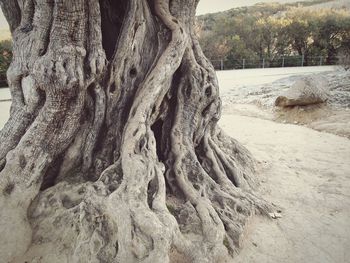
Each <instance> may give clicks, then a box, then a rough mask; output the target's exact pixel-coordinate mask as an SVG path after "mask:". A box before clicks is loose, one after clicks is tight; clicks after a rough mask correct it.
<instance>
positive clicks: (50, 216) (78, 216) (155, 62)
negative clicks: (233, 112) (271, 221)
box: [0, 0, 271, 263]
mask: <svg viewBox="0 0 350 263" xmlns="http://www.w3.org/2000/svg"><path fill="white" fill-rule="evenodd" d="M0 3H1V7H2V9H3V12H4V14H5V16H6V18H7V20H8V22H9V24H10V28H11V30H12V34H13V41H14V46H13V61H12V63H11V66H10V68H9V70H8V72H7V76H8V82H9V86H10V90H11V95H12V107H11V114H10V119H9V120H8V122H7V123H6V125H5V127H4V128H3V129H2V130H1V132H0V211H1V217H0V232H1V239H0V248H1V249H0V258H1V260H2V261H4V262H11V261H19V262H35V261H37V260H38V261H41V262H61V261H62V259H66V261H68V262H168V261H169V260H172V259H173V258H175V257H177V258H178V259H179V260H180V261H181V262H186V261H188V262H201V263H203V262H222V261H225V260H229V258H230V255H231V256H232V255H233V253H234V252H235V251H236V250H237V248H238V247H239V244H240V238H241V234H242V233H243V230H244V226H245V224H246V222H247V220H248V218H250V217H251V216H252V214H254V213H255V212H259V213H263V214H266V213H267V212H268V211H271V206H270V205H268V204H267V203H266V202H264V201H263V200H261V199H260V198H258V197H257V196H256V195H255V194H254V192H253V189H254V187H255V186H256V180H255V179H254V176H253V167H254V160H253V159H252V157H251V156H250V154H249V153H248V152H247V150H245V149H244V148H243V147H242V146H240V145H239V144H238V143H237V142H236V141H234V140H233V139H230V138H228V137H227V136H226V135H225V134H224V133H223V132H222V131H221V130H220V129H219V128H218V127H217V122H218V119H219V118H220V112H221V101H220V98H219V89H218V84H217V79H216V76H215V72H214V69H213V68H212V66H211V64H210V63H209V61H208V60H207V59H206V58H205V56H204V55H203V53H202V51H201V48H200V46H199V44H198V41H197V39H196V36H195V34H194V23H195V9H196V5H197V3H198V1H192V0H173V1H169V0H148V1H146V0H118V1H112V0H100V1H97V0H76V1H68V0H55V1H53V0H36V1H33V0H13V1H5V0H1V1H0Z"/></svg>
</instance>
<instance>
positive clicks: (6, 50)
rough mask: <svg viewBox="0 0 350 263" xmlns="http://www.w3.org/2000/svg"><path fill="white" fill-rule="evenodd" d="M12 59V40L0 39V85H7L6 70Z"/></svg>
mask: <svg viewBox="0 0 350 263" xmlns="http://www.w3.org/2000/svg"><path fill="white" fill-rule="evenodd" d="M11 61H12V41H11V40H3V41H0V87H3V86H7V83H6V71H7V69H8V67H9V66H10V63H11Z"/></svg>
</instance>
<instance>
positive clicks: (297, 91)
mask: <svg viewBox="0 0 350 263" xmlns="http://www.w3.org/2000/svg"><path fill="white" fill-rule="evenodd" d="M328 99H329V88H328V81H327V80H326V78H324V77H322V76H317V75H312V76H303V77H300V78H299V79H298V80H296V82H295V83H294V84H293V85H292V86H291V87H290V89H288V90H287V91H285V92H283V93H282V94H281V95H280V96H278V97H277V99H276V101H275V106H278V107H289V106H306V105H311V104H319V103H324V102H326V101H327V100H328Z"/></svg>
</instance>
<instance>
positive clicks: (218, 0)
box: [0, 0, 300, 29]
mask: <svg viewBox="0 0 350 263" xmlns="http://www.w3.org/2000/svg"><path fill="white" fill-rule="evenodd" d="M8 1H12V0H8ZM297 1H300V0H200V2H199V5H198V9H197V14H198V15H202V14H206V13H215V12H219V11H224V10H227V9H230V8H234V7H240V6H249V5H254V4H256V3H261V2H280V3H287V2H297ZM4 28H8V25H7V23H6V20H5V18H4V15H3V14H2V12H1V10H0V29H4Z"/></svg>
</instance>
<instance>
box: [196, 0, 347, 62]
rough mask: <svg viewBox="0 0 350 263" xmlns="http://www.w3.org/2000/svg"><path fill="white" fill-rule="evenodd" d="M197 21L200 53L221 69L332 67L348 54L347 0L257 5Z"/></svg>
mask: <svg viewBox="0 0 350 263" xmlns="http://www.w3.org/2000/svg"><path fill="white" fill-rule="evenodd" d="M315 10H317V12H315ZM197 21H198V35H199V39H200V44H201V46H202V48H203V51H204V53H205V54H206V56H207V57H208V58H209V59H210V60H211V61H216V62H218V61H219V63H220V60H221V63H223V65H221V67H222V66H224V68H225V69H232V68H242V67H243V68H244V67H245V68H247V67H256V66H257V67H279V66H282V65H284V66H300V65H301V64H303V65H304V66H305V65H323V64H328V65H334V64H336V63H339V61H340V58H341V57H344V55H343V54H347V52H349V51H350V50H348V49H349V47H350V2H349V1H347V0H313V1H306V2H295V3H286V4H281V3H259V4H256V5H254V6H248V7H239V8H233V9H230V10H227V11H224V12H218V13H213V14H206V15H202V16H198V20H197ZM284 57H287V58H288V61H287V60H286V61H285V60H284ZM262 63H264V66H262V65H263V64H262ZM213 64H214V66H215V63H213Z"/></svg>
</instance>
